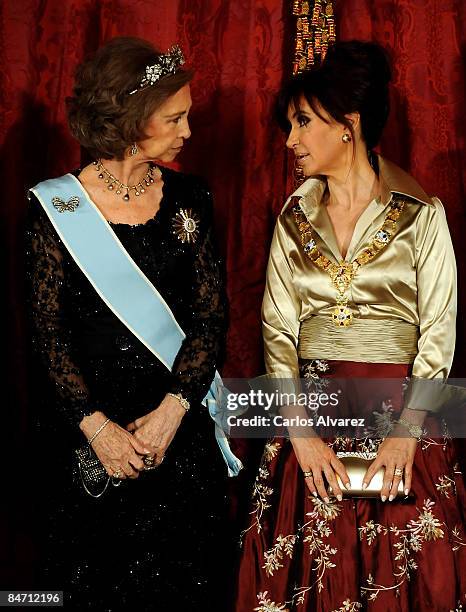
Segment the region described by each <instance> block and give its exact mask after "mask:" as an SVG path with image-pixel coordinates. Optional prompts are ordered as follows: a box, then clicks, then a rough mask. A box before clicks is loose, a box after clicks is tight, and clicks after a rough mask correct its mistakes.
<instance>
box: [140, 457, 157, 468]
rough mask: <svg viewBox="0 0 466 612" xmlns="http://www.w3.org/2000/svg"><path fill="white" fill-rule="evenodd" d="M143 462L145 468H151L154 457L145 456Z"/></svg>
mask: <svg viewBox="0 0 466 612" xmlns="http://www.w3.org/2000/svg"><path fill="white" fill-rule="evenodd" d="M143 462H144V465H145V466H146V467H152V466H153V465H154V462H155V457H154V456H153V455H146V456H145V457H144V459H143Z"/></svg>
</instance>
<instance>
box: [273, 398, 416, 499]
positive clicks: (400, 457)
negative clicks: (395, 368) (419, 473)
mask: <svg viewBox="0 0 466 612" xmlns="http://www.w3.org/2000/svg"><path fill="white" fill-rule="evenodd" d="M294 409H296V407H294ZM286 411H287V410H286V409H285V410H283V409H282V412H284V413H286ZM424 414H425V413H422V412H421V411H417V415H416V418H417V419H418V422H422V421H420V419H423V417H424ZM288 429H289V434H290V440H291V443H292V445H293V449H294V452H295V455H296V459H297V461H298V463H299V466H300V467H301V470H302V471H303V474H304V477H305V481H306V484H307V487H308V488H309V491H310V492H311V493H312V495H314V496H315V497H317V496H320V497H321V498H322V499H323V500H324V501H325V502H328V501H329V500H330V496H329V492H328V490H327V487H326V484H325V480H326V481H327V483H328V485H329V486H330V487H331V488H332V493H333V494H334V495H335V497H336V498H337V499H338V501H341V500H342V499H343V492H342V490H341V487H340V485H339V483H338V479H337V475H338V476H339V477H340V480H341V482H342V483H343V485H344V486H345V487H346V488H347V489H348V490H349V489H350V487H351V485H350V479H349V477H348V473H347V472H346V469H345V466H344V465H343V463H342V462H341V461H340V459H338V457H337V456H336V454H335V452H334V451H333V449H332V448H330V447H329V446H328V445H327V444H326V443H325V442H323V441H322V440H321V439H320V438H319V437H318V436H317V434H316V433H315V432H314V431H313V430H312V431H311V436H309V431H308V434H307V435H306V437H303V433H302V430H300V429H299V428H288ZM416 448H417V439H416V438H413V437H407V436H406V430H404V429H403V427H400V425H396V426H395V428H394V429H393V430H392V432H391V434H390V436H389V437H387V438H385V439H384V440H383V441H382V442H381V444H380V445H379V448H378V450H377V456H376V458H375V459H374V460H373V461H372V463H371V464H370V466H369V468H368V469H367V472H366V474H365V476H364V478H363V488H366V487H367V486H368V485H369V484H370V482H371V480H372V478H373V477H374V476H375V474H376V473H377V472H378V471H379V470H380V469H381V468H383V469H384V478H383V486H382V489H381V491H380V498H381V500H382V501H383V502H384V501H386V500H387V499H388V501H393V500H394V499H395V498H396V495H397V490H398V486H399V484H400V481H401V480H402V478H403V477H404V493H405V495H408V493H409V491H410V489H411V482H412V470H413V463H414V456H415V454H416ZM324 478H325V480H324Z"/></svg>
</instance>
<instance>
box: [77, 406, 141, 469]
mask: <svg viewBox="0 0 466 612" xmlns="http://www.w3.org/2000/svg"><path fill="white" fill-rule="evenodd" d="M105 421H106V417H105V415H104V414H103V413H101V412H99V413H96V412H94V413H93V414H92V415H90V416H88V417H84V419H83V420H82V421H81V423H80V428H81V431H82V432H83V433H84V435H85V436H86V438H87V439H88V440H89V439H90V438H91V436H92V435H93V434H94V433H95V432H96V431H97V429H98V428H99V427H100V426H101V425H102V424H103V423H104V422H105ZM92 448H93V449H94V451H95V454H96V455H97V457H98V459H99V461H100V462H101V463H102V465H103V466H104V468H105V469H106V471H107V474H108V475H109V476H114V475H115V474H118V478H137V477H138V476H139V472H140V471H141V470H143V469H144V462H143V460H142V457H141V456H142V455H148V454H150V451H149V450H148V449H146V448H145V447H144V446H143V445H142V444H141V443H140V442H138V440H137V439H136V438H135V437H134V436H133V435H132V434H130V433H129V432H128V431H126V429H123V427H120V426H119V425H118V424H117V423H114V422H113V421H110V422H109V423H108V424H107V425H106V426H105V427H104V428H103V430H102V431H101V432H100V433H99V434H98V436H97V437H96V438H95V440H94V441H93V442H92Z"/></svg>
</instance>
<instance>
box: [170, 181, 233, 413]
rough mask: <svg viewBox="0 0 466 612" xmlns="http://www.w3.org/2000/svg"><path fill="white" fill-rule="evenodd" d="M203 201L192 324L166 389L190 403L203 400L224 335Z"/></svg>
mask: <svg viewBox="0 0 466 612" xmlns="http://www.w3.org/2000/svg"><path fill="white" fill-rule="evenodd" d="M204 193H205V192H204ZM205 199H206V201H207V205H208V206H207V209H206V210H204V212H203V219H202V220H201V233H200V243H199V247H198V249H197V250H196V251H195V252H194V281H193V286H192V295H193V299H192V303H191V309H192V320H191V325H190V326H189V328H186V329H185V330H184V332H185V333H186V338H185V340H184V341H183V344H182V345H181V348H180V350H179V352H178V355H177V358H176V360H175V363H174V364H173V370H172V371H173V374H174V377H173V384H172V388H171V389H170V391H171V392H172V393H181V395H182V396H183V397H184V398H185V399H187V400H188V401H189V402H190V403H193V402H194V403H197V402H201V401H202V400H203V399H204V397H205V395H206V393H207V391H208V389H209V386H210V384H211V382H212V380H213V377H214V373H215V369H216V367H217V363H218V360H219V357H220V355H221V354H222V352H223V350H224V345H225V335H226V297H225V291H224V285H223V279H222V273H221V266H220V262H219V259H218V256H217V254H216V249H215V246H214V241H213V236H212V228H211V209H212V200H211V196H210V193H207V194H206V196H205ZM204 206H205V205H204Z"/></svg>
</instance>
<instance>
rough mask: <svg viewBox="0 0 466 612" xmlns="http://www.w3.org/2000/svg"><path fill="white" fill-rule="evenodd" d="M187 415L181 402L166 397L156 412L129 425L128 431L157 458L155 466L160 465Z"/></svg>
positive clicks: (153, 411)
mask: <svg viewBox="0 0 466 612" xmlns="http://www.w3.org/2000/svg"><path fill="white" fill-rule="evenodd" d="M185 414H186V410H185V409H184V408H183V406H182V405H181V404H180V402H179V401H178V400H177V399H176V398H174V397H172V396H170V395H166V396H165V398H164V399H163V400H162V402H161V404H160V405H159V406H158V407H157V408H156V409H155V410H152V412H149V413H148V414H146V415H144V416H143V417H141V418H139V419H136V420H135V421H133V422H132V423H129V425H127V426H126V429H127V430H128V431H130V432H131V433H132V434H133V435H134V437H135V438H136V439H137V440H138V441H139V442H141V443H142V444H143V445H144V447H145V448H148V449H150V451H151V455H153V456H154V458H155V465H160V464H161V463H162V461H163V458H164V455H165V452H166V450H167V448H168V447H169V446H170V443H171V441H172V440H173V438H174V437H175V434H176V432H177V430H178V427H179V426H180V423H181V421H182V419H183V417H184V415H185Z"/></svg>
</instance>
